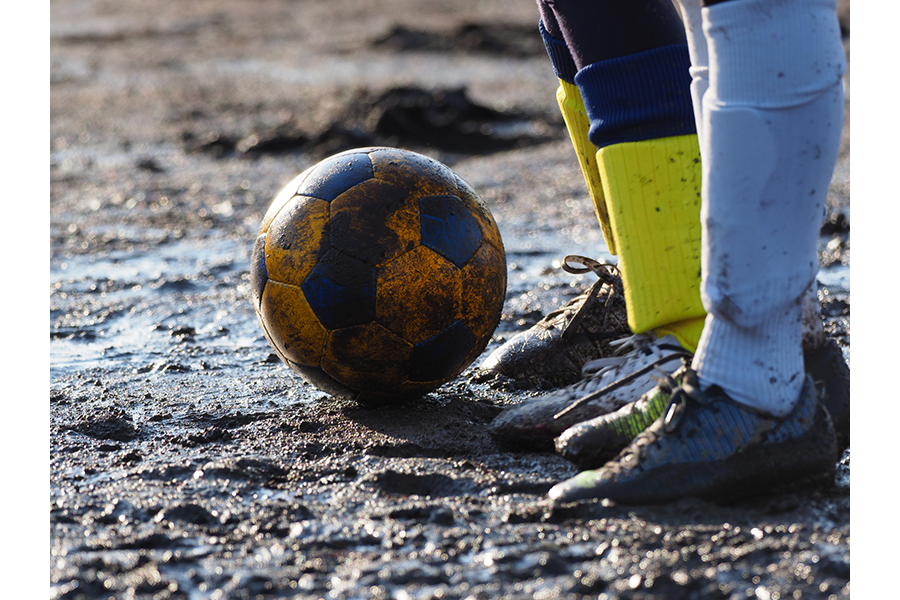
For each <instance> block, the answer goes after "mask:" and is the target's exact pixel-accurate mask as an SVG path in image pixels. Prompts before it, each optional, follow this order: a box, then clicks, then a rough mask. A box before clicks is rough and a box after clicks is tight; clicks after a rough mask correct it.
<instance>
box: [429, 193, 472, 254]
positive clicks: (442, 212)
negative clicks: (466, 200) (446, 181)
mask: <svg viewBox="0 0 900 600" xmlns="http://www.w3.org/2000/svg"><path fill="white" fill-rule="evenodd" d="M419 213H420V215H421V219H422V245H423V246H427V247H428V248H431V249H432V250H434V251H435V252H437V253H438V254H440V255H441V256H443V257H444V258H446V259H447V260H449V261H450V262H452V263H453V264H455V265H456V266H457V267H459V268H462V267H463V266H464V265H465V264H466V263H467V262H469V259H471V258H472V256H473V255H474V254H475V251H476V250H478V247H479V246H480V245H481V240H482V236H481V227H479V225H478V222H477V221H476V220H475V217H473V216H472V213H471V212H469V209H468V208H466V206H465V204H463V201H462V200H460V199H459V198H458V197H457V196H452V195H444V196H426V197H425V198H420V199H419Z"/></svg>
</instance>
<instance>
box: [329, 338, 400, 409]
mask: <svg viewBox="0 0 900 600" xmlns="http://www.w3.org/2000/svg"><path fill="white" fill-rule="evenodd" d="M411 355H412V344H410V343H409V342H407V341H405V340H402V339H400V338H399V337H397V336H396V335H394V334H393V333H391V332H390V331H388V330H387V329H385V328H384V327H382V326H381V325H379V324H377V323H367V324H365V325H357V326H354V327H347V328H344V329H338V330H335V331H332V332H330V333H329V334H328V338H327V340H326V343H325V351H324V353H323V355H322V370H324V371H325V372H326V373H328V374H329V375H330V376H332V377H333V378H334V379H336V380H337V381H338V382H340V383H341V384H343V385H345V386H347V387H349V388H351V389H355V390H366V391H367V392H374V393H385V392H390V391H391V390H395V389H396V388H397V386H398V385H399V384H400V383H402V382H403V381H405V380H406V378H407V373H408V372H409V361H410V357H411Z"/></svg>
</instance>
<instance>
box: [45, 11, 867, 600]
mask: <svg viewBox="0 0 900 600" xmlns="http://www.w3.org/2000/svg"><path fill="white" fill-rule="evenodd" d="M50 14H51V19H50V109H51V122H50V140H49V141H50V238H51V239H50V243H51V246H50V390H49V395H50V411H49V412H50V427H49V429H50V435H49V437H50V453H49V454H50V456H49V460H50V469H49V470H50V486H49V487H50V490H49V491H50V498H49V502H50V507H49V517H50V519H49V521H50V527H49V529H50V532H49V533H50V557H49V558H50V561H49V562H50V590H51V591H50V596H51V598H53V599H59V598H66V599H87V598H115V599H122V598H141V599H150V598H153V599H165V598H173V599H175V598H178V599H189V600H195V599H201V598H210V599H223V598H234V599H242V598H333V599H353V598H396V599H398V600H402V599H407V598H415V599H426V598H460V599H462V598H473V599H483V598H509V599H512V598H516V599H519V598H521V599H525V598H545V599H553V598H598V597H600V598H635V599H636V598H659V599H662V598H666V599H676V598H703V599H706V598H710V599H711V598H759V599H769V598H771V599H773V600H774V599H776V598H782V599H784V598H832V597H833V598H848V597H849V596H850V584H849V581H850V455H849V449H848V450H847V451H846V452H845V453H844V456H843V458H842V460H841V462H840V465H839V469H838V476H837V478H836V480H835V483H834V485H833V486H831V487H828V488H826V489H821V490H815V491H808V492H803V493H795V494H784V495H778V496H774V497H769V498H764V499H760V500H755V501H750V502H744V503H741V504H738V505H733V506H717V505H715V504H711V503H706V502H698V501H682V502H679V503H676V504H672V505H666V506H661V507H632V506H616V505H614V504H612V503H609V502H597V501H593V502H581V503H574V504H565V505H553V504H552V503H550V502H549V501H548V500H547V499H546V498H545V494H546V491H547V490H548V489H549V488H550V486H551V485H553V484H554V483H556V482H558V481H560V480H562V479H564V478H567V477H569V476H571V475H573V474H575V472H576V471H575V469H574V468H573V467H572V466H571V465H569V464H568V463H566V462H565V461H564V460H562V459H561V458H559V457H557V456H555V455H552V454H542V453H527V452H519V453H513V452H508V451H505V450H503V449H502V448H500V447H498V446H497V445H495V444H494V442H493V441H492V440H491V439H490V438H489V436H488V435H487V433H486V431H485V426H486V425H487V424H488V423H489V422H490V421H491V419H492V418H493V417H494V415H496V414H497V413H498V412H499V411H500V410H502V408H503V407H505V406H508V405H510V404H512V403H516V402H520V401H522V400H523V399H525V398H527V397H529V396H531V395H533V394H535V393H538V391H536V390H530V389H522V388H518V387H516V386H513V385H511V384H509V382H504V381H497V380H495V381H482V380H479V379H476V378H473V377H472V375H474V374H475V370H474V368H473V369H470V370H469V371H467V372H466V373H464V374H463V376H462V377H460V378H459V379H458V380H456V381H454V382H451V383H449V384H447V385H445V386H443V387H442V388H441V389H439V390H438V391H437V392H435V393H433V394H430V395H428V396H427V397H425V398H423V399H422V400H421V401H419V402H415V403H410V404H407V405H403V406H398V407H382V408H377V409H373V408H367V407H365V406H359V405H356V404H354V403H352V402H346V401H337V400H334V399H331V398H329V397H328V396H326V395H324V394H322V393H321V392H318V391H317V390H315V389H314V388H311V387H310V386H308V385H306V384H304V383H303V382H302V381H301V380H300V379H299V378H298V377H297V376H295V375H294V374H293V373H292V372H290V371H289V370H288V369H287V368H286V367H284V366H283V365H281V364H280V363H279V362H278V361H277V359H275V358H274V355H272V354H271V352H270V350H269V347H268V345H267V343H266V341H265V339H264V338H263V335H262V332H261V330H260V328H259V326H258V324H257V322H256V318H255V316H254V314H253V307H252V305H251V301H250V288H249V256H250V251H251V249H252V245H253V240H254V237H255V235H256V231H257V229H258V227H259V224H260V221H261V219H262V216H263V214H264V212H265V210H266V208H267V207H268V204H269V203H270V202H271V200H272V198H273V197H274V195H275V194H276V193H277V192H278V191H279V190H280V189H281V187H283V186H284V185H285V184H286V183H287V182H288V181H290V180H291V179H292V178H293V177H294V176H295V175H296V174H297V173H299V172H300V171H302V170H303V169H305V168H306V167H307V166H309V165H311V164H313V163H315V162H317V161H318V160H320V159H321V158H324V157H325V156H328V155H329V154H331V153H333V152H336V151H338V150H343V149H347V148H352V147H358V146H367V145H375V144H377V145H388V146H398V147H405V148H409V149H412V150H417V151H419V152H423V153H426V154H429V155H431V156H433V157H435V158H437V159H439V160H442V161H444V162H445V163H446V164H448V165H450V166H451V167H452V168H453V169H454V170H455V171H456V172H457V173H459V174H460V175H461V176H462V177H463V178H464V179H466V180H467V181H468V182H469V183H470V184H471V185H472V186H474V187H475V189H477V190H478V191H479V192H480V193H481V194H482V196H483V198H484V199H485V201H486V202H487V204H488V206H489V207H490V209H491V210H492V212H493V214H494V217H495V218H496V220H497V222H498V225H499V227H500V230H501V233H502V235H503V239H504V244H505V246H506V251H507V261H508V268H509V287H508V293H507V302H506V305H505V308H504V314H503V320H502V322H501V324H500V327H499V328H498V330H497V332H496V334H495V336H494V339H493V341H492V343H491V345H490V346H489V347H488V350H490V349H492V348H494V347H496V345H498V344H499V343H501V342H502V341H503V340H505V339H507V338H508V337H510V336H511V335H512V334H513V333H515V332H516V331H519V330H520V329H522V328H523V327H526V326H528V325H530V324H532V323H534V322H536V321H537V320H538V319H539V318H540V316H541V315H542V314H543V313H545V312H547V311H549V310H551V309H553V308H555V307H557V306H559V305H560V304H562V303H564V302H565V301H567V300H568V299H569V298H571V297H574V296H575V295H577V294H578V293H579V292H580V291H581V290H582V289H583V288H584V287H585V286H586V285H588V284H589V283H591V281H590V280H589V279H588V278H587V277H574V276H571V275H566V274H565V273H563V272H562V271H561V270H560V269H559V268H558V265H559V261H560V260H561V259H562V258H563V257H564V256H565V255H566V254H569V253H577V254H584V255H587V256H593V257H597V258H607V259H610V258H611V257H610V256H609V255H608V254H607V253H606V251H605V247H604V245H603V240H602V235H601V233H600V230H599V227H598V226H597V224H596V220H595V217H594V213H593V208H592V207H591V204H590V200H589V198H588V196H587V192H586V190H585V189H584V182H583V180H582V178H581V174H580V172H579V170H578V165H577V163H576V161H575V158H574V154H573V152H572V149H571V145H570V143H569V141H568V139H567V138H566V137H565V133H564V130H563V125H562V121H561V118H560V117H559V114H558V110H557V107H556V101H555V96H554V93H555V87H556V83H555V78H554V75H553V72H552V70H551V69H550V66H549V63H548V60H547V57H546V54H545V52H544V49H543V46H542V45H541V42H540V38H539V37H538V35H537V33H536V25H537V10H536V8H535V7H534V6H533V4H532V3H531V2H530V1H529V0H488V1H485V2H480V3H477V4H474V3H469V2H464V1H462V0H450V1H448V2H442V3H439V4H435V3H433V2H426V1H424V0H389V2H386V3H378V4H375V3H362V2H357V1H354V0H331V1H329V2H323V1H305V2H296V1H295V2H292V1H290V0H260V1H258V2H246V1H245V2H241V1H240V0H220V1H217V2H212V1H207V0H198V1H194V2H176V1H174V0H160V1H159V2H154V3H146V2H138V1H136V0H119V1H118V2H111V1H106V0H53V1H52V2H51V3H50ZM844 21H845V23H846V27H847V38H846V47H847V50H848V54H849V18H848V17H845V20H844ZM848 80H849V77H848ZM848 104H849V95H848ZM828 202H829V220H828V223H827V225H826V227H825V228H824V229H823V232H822V233H823V234H822V238H821V245H820V250H821V255H820V258H821V264H822V267H823V268H822V274H821V276H820V284H821V287H820V299H821V301H822V304H823V310H824V314H825V316H826V329H827V330H828V332H829V334H831V335H832V336H834V337H835V338H836V339H837V340H838V342H839V343H840V345H841V346H842V348H843V350H844V353H845V358H846V359H847V360H848V361H849V359H850V289H849V269H850V266H849V265H850V226H849V222H850V154H849V116H848V118H847V121H846V124H845V140H844V147H843V149H842V153H841V158H840V163H839V165H838V168H837V169H836V171H835V177H834V180H833V182H832V186H831V190H830V194H829V200H828ZM475 366H477V362H476V365H475ZM35 587H38V585H37V584H35ZM39 593H43V592H39Z"/></svg>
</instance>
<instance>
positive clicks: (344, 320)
mask: <svg viewBox="0 0 900 600" xmlns="http://www.w3.org/2000/svg"><path fill="white" fill-rule="evenodd" d="M375 284H376V273H375V267H373V266H372V265H369V264H366V263H364V262H363V261H361V260H359V259H358V258H355V257H353V256H349V255H347V254H344V253H343V252H340V251H339V250H336V249H331V250H329V251H328V252H327V253H326V254H325V255H324V256H323V257H322V258H321V259H320V260H319V262H318V264H316V266H315V268H313V270H312V271H311V272H310V274H309V276H308V277H307V278H306V280H305V281H304V282H303V284H302V285H301V286H300V287H301V288H302V289H303V293H304V294H305V295H306V298H307V300H308V301H309V305H310V307H312V310H313V312H314V313H315V314H316V316H317V317H318V318H319V320H320V321H321V322H322V325H324V326H325V328H326V329H340V328H341V327H350V326H352V325H359V324H362V323H368V322H369V321H373V320H374V319H375Z"/></svg>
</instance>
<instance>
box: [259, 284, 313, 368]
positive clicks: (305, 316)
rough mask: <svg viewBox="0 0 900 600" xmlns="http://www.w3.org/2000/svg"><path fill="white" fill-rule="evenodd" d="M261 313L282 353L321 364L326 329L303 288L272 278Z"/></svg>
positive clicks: (284, 355)
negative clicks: (309, 302)
mask: <svg viewBox="0 0 900 600" xmlns="http://www.w3.org/2000/svg"><path fill="white" fill-rule="evenodd" d="M259 316H260V319H261V320H262V321H263V323H264V325H265V331H266V333H267V334H268V337H269V341H270V342H272V343H273V346H274V347H275V348H276V350H278V353H279V354H281V355H282V356H283V357H285V358H287V359H290V360H291V361H293V362H296V363H299V364H301V365H310V366H318V365H319V362H320V360H321V356H322V347H323V346H324V345H325V333H326V332H325V328H324V327H322V324H321V323H320V322H319V319H318V318H316V315H315V314H314V313H313V311H312V309H311V308H310V306H309V304H308V303H307V301H306V297H305V296H304V294H303V291H302V290H301V289H300V288H298V287H297V286H293V285H287V284H284V283H280V282H277V281H272V280H269V282H268V283H267V284H266V288H265V291H264V292H263V296H262V302H260V311H259Z"/></svg>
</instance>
